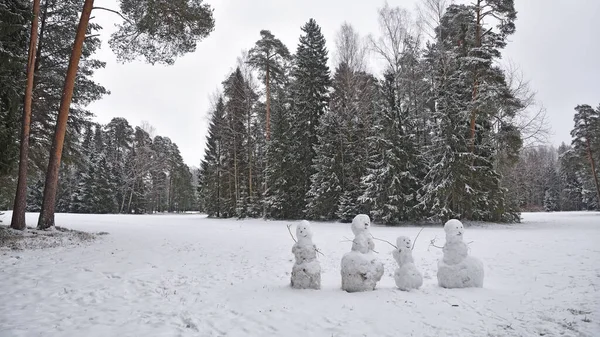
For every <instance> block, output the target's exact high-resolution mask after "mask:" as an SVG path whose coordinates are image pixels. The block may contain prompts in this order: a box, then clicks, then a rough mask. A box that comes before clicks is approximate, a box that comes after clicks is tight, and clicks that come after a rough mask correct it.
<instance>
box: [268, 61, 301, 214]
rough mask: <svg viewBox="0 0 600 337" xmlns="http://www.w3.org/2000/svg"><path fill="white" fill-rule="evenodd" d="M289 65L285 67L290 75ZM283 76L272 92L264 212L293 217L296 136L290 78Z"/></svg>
mask: <svg viewBox="0 0 600 337" xmlns="http://www.w3.org/2000/svg"><path fill="white" fill-rule="evenodd" d="M289 70H290V67H289V66H287V67H286V75H289ZM287 78H288V76H284V77H283V79H282V81H281V82H280V83H277V86H276V87H275V88H276V89H275V90H273V92H272V95H273V97H272V104H271V109H272V117H271V122H272V126H271V139H270V141H269V143H268V144H267V149H266V153H265V156H266V158H267V160H266V167H265V185H266V186H265V187H266V188H265V193H264V215H265V216H266V217H269V218H277V219H290V218H292V212H293V211H294V210H292V209H290V207H289V205H290V204H291V200H292V199H291V195H290V193H288V191H290V190H291V189H292V187H293V186H292V184H293V182H294V180H293V179H290V175H291V173H292V172H294V171H295V170H296V168H294V167H293V165H294V163H295V154H294V153H293V152H292V151H293V149H294V146H295V145H294V138H293V134H292V132H293V128H292V110H291V95H290V91H291V90H290V81H288V80H287Z"/></svg>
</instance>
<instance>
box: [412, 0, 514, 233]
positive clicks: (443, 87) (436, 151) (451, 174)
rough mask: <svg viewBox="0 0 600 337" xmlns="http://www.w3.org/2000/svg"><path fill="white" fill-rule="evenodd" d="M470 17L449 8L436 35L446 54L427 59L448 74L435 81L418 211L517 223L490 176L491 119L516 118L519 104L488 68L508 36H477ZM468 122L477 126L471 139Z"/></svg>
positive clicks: (463, 9) (467, 11) (470, 11)
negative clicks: (428, 148)
mask: <svg viewBox="0 0 600 337" xmlns="http://www.w3.org/2000/svg"><path fill="white" fill-rule="evenodd" d="M475 12H476V11H475V8H474V7H472V6H464V5H451V6H450V7H449V8H448V10H447V12H446V14H445V15H444V17H443V18H442V22H441V24H440V27H438V31H437V34H438V36H439V40H440V42H439V43H441V44H443V47H442V48H437V49H434V50H435V51H437V54H435V53H434V54H433V55H430V56H429V57H430V58H431V61H430V62H432V63H442V64H444V67H445V69H440V68H439V67H437V68H438V69H440V70H442V71H439V72H438V74H437V75H436V76H437V78H438V80H437V82H438V86H437V87H436V93H435V94H436V98H437V99H436V111H435V113H434V118H435V119H436V121H437V123H436V129H435V131H434V135H435V138H434V139H433V141H432V146H431V151H430V159H431V160H432V165H431V167H430V171H429V173H428V174H427V177H426V186H425V187H424V189H423V192H422V195H423V196H424V201H423V205H426V207H425V209H430V210H431V211H432V214H431V215H432V216H433V217H434V218H440V219H447V218H450V217H457V218H467V219H474V220H487V221H518V219H519V217H518V213H517V212H515V211H514V210H510V209H508V208H507V207H506V205H505V201H504V193H505V189H503V188H502V187H501V185H500V175H499V174H498V172H497V171H496V169H495V164H496V162H495V160H496V156H497V148H496V147H495V146H494V140H495V137H496V135H495V133H494V129H493V120H494V118H495V117H497V116H498V115H500V113H502V115H504V116H507V118H508V117H510V116H511V115H512V116H514V111H515V110H516V109H517V108H518V107H519V106H520V103H519V101H518V100H517V99H516V98H514V97H513V96H512V95H511V93H510V91H509V90H508V87H507V85H506V82H505V80H504V75H503V73H502V71H501V70H500V69H498V68H497V67H495V66H494V65H493V61H494V60H495V59H496V58H498V57H499V56H500V49H501V48H503V47H504V46H505V44H506V43H505V36H504V35H503V34H502V33H495V32H494V31H492V30H488V31H487V34H485V36H480V35H477V34H475V32H477V31H478V29H479V28H478V24H479V22H478V21H477V20H476V18H475V16H476V13H475ZM442 37H443V38H442ZM441 60H443V62H441ZM432 68H434V69H435V68H436V65H435V64H433V65H432ZM473 83H475V87H474V86H473ZM473 90H477V94H476V95H472V91H473ZM472 118H475V125H476V126H477V128H476V132H475V133H474V134H473V133H472V131H473V121H472V120H471V119H472Z"/></svg>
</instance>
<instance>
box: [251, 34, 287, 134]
mask: <svg viewBox="0 0 600 337" xmlns="http://www.w3.org/2000/svg"><path fill="white" fill-rule="evenodd" d="M260 36H261V39H260V40H258V41H256V45H255V46H254V48H252V49H250V51H249V59H248V63H250V64H251V65H252V66H253V67H255V68H257V69H259V70H260V72H261V76H264V83H265V91H266V93H265V95H266V123H265V124H266V125H265V129H266V137H267V139H270V138H271V126H270V124H271V86H272V84H273V83H277V82H280V78H281V77H282V76H283V75H284V68H283V67H284V64H285V61H286V59H288V58H289V57H290V52H289V51H288V49H287V47H286V46H285V45H284V44H283V43H282V42H281V41H280V40H279V39H277V38H275V36H274V35H273V34H271V32H270V31H268V30H261V31H260Z"/></svg>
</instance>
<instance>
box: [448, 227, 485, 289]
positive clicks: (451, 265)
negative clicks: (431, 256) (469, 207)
mask: <svg viewBox="0 0 600 337" xmlns="http://www.w3.org/2000/svg"><path fill="white" fill-rule="evenodd" d="M444 231H445V232H446V243H445V244H444V247H443V250H442V251H443V253H444V257H443V258H442V259H441V260H440V261H439V262H438V272H437V278H438V284H439V286H440V287H443V288H471V287H476V288H481V287H483V277H484V271H483V263H482V262H481V261H480V260H479V259H477V258H475V257H472V256H469V253H468V247H467V245H466V244H465V243H464V241H463V234H464V231H465V230H464V227H463V225H462V223H461V222H460V221H458V220H456V219H452V220H448V222H446V224H445V225H444Z"/></svg>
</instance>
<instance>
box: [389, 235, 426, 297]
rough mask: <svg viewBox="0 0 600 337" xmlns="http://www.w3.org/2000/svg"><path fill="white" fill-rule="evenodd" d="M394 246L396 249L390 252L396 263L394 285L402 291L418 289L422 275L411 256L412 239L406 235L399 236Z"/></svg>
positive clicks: (421, 281) (421, 282)
mask: <svg viewBox="0 0 600 337" xmlns="http://www.w3.org/2000/svg"><path fill="white" fill-rule="evenodd" d="M396 246H397V247H398V249H396V250H394V252H393V253H392V255H393V256H394V260H396V262H397V263H398V269H396V272H395V273H394V280H395V281H396V286H397V287H398V289H400V290H404V291H409V290H411V289H418V288H419V287H421V286H422V285H423V275H421V272H419V270H418V269H417V267H416V266H415V261H414V260H413V257H412V240H411V239H410V238H408V237H406V236H400V237H398V239H396Z"/></svg>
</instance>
